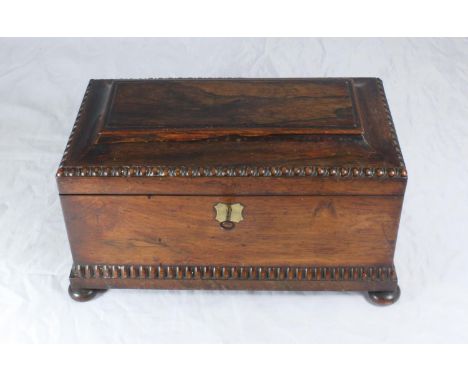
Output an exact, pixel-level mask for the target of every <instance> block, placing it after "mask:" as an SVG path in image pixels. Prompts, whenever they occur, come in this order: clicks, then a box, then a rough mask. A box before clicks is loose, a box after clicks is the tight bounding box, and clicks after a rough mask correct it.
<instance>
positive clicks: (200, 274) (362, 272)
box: [70, 264, 397, 282]
mask: <svg viewBox="0 0 468 382" xmlns="http://www.w3.org/2000/svg"><path fill="white" fill-rule="evenodd" d="M70 277H72V278H79V279H154V280H248V281H255V280H259V281H357V282H369V281H395V282H396V281H397V276H396V272H395V267H394V266H377V267H369V266H352V267H350V266H336V267H284V266H229V265H226V266H213V265H115V264H110V265H103V264H99V265H90V264H74V265H73V267H72V270H71V274H70Z"/></svg>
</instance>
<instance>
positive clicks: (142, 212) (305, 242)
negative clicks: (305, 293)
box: [61, 195, 402, 266]
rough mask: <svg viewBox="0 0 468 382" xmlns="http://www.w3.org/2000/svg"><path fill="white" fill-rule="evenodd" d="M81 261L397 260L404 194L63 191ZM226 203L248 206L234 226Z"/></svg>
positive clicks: (341, 262)
mask: <svg viewBox="0 0 468 382" xmlns="http://www.w3.org/2000/svg"><path fill="white" fill-rule="evenodd" d="M61 201H62V207H63V211H64V213H65V216H67V217H68V219H69V220H68V224H67V229H68V237H69V239H70V245H71V249H72V254H73V256H74V259H75V261H76V262H77V263H80V264H177V265H185V264H187V265H191V264H205V265H208V264H209V265H226V264H229V265H236V266H241V265H243V266H247V265H249V266H254V265H257V266H258V265H263V266H286V265H294V266H307V265H314V264H316V265H322V266H340V265H350V266H358V265H361V266H362V265H373V264H384V265H391V264H392V261H393V257H392V256H393V252H394V249H395V242H396V235H397V229H398V220H399V214H400V209H401V202H402V200H401V198H400V197H388V196H380V197H379V196H375V197H369V196H346V197H343V196H307V197H297V196H296V197H293V196H270V197H261V196H258V197H252V196H250V197H248V196H244V197H234V196H233V197H211V196H210V197H205V196H188V197H186V196H152V197H148V196H124V195H122V196H109V195H108V196H91V195H62V197H61ZM219 202H226V203H241V204H243V205H244V212H243V216H244V220H243V221H241V222H240V223H238V224H236V226H235V228H234V229H232V230H229V231H226V230H223V229H222V228H220V226H219V222H218V221H216V220H215V211H214V208H213V206H214V205H215V204H217V203H219Z"/></svg>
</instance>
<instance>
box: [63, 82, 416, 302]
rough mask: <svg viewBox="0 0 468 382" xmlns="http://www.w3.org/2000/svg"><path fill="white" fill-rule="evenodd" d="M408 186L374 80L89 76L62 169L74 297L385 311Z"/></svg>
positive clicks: (393, 289) (392, 292) (391, 295)
mask: <svg viewBox="0 0 468 382" xmlns="http://www.w3.org/2000/svg"><path fill="white" fill-rule="evenodd" d="M406 181H407V173H406V169H405V164H404V161H403V157H402V154H401V151H400V148H399V145H398V141H397V137H396V132H395V128H394V125H393V122H392V118H391V115H390V111H389V108H388V104H387V100H386V97H385V94H384V90H383V86H382V81H381V80H379V79H376V78H330V79H327V78H324V79H312V78H311V79H308V78H300V79H157V80H91V81H90V82H89V85H88V88H87V90H86V93H85V96H84V99H83V102H82V104H81V107H80V110H79V113H78V117H77V119H76V123H75V125H74V127H73V130H72V132H71V135H70V139H69V141H68V144H67V146H66V149H65V153H64V155H63V159H62V162H61V164H60V167H59V169H58V171H57V183H58V189H59V193H60V200H61V203H62V208H63V214H64V217H65V223H66V228H67V232H68V239H69V242H70V248H71V253H72V256H73V267H72V270H71V274H70V288H69V293H70V296H71V297H72V298H74V299H75V300H78V301H85V300H89V299H91V298H92V297H93V296H95V295H96V293H97V291H99V290H105V289H109V288H155V289H249V290H302V291H305V290H338V291H364V292H367V295H368V298H369V299H370V301H371V302H374V303H377V304H390V303H392V302H395V301H396V300H397V299H398V297H399V294H400V290H399V287H398V283H397V276H396V273H395V268H394V263H393V257H394V251H395V242H396V239H397V232H398V225H399V219H400V213H401V208H402V203H403V196H404V192H405V187H406Z"/></svg>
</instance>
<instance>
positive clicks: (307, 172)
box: [57, 166, 407, 178]
mask: <svg viewBox="0 0 468 382" xmlns="http://www.w3.org/2000/svg"><path fill="white" fill-rule="evenodd" d="M57 176H58V177H61V176H69V177H70V176H75V177H80V176H83V177H84V176H88V177H89V176H91V177H133V176H137V177H138V176H139V177H174V176H182V177H183V176H187V177H203V176H204V177H210V176H214V177H224V176H225V177H234V176H237V177H245V176H253V177H275V176H276V177H279V176H323V177H342V178H343V177H379V178H382V177H390V178H394V177H395V178H398V177H400V178H405V177H406V176H407V173H406V169H405V168H400V167H395V168H373V167H322V166H301V167H289V166H288V167H286V166H278V167H251V166H236V167H198V168H192V167H182V166H181V167H176V166H119V167H108V166H96V167H68V166H67V167H60V168H59V169H58V171H57Z"/></svg>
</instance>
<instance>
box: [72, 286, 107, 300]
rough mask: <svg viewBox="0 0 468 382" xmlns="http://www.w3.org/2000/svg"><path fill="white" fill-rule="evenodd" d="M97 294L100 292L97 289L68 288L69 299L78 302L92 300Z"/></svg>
mask: <svg viewBox="0 0 468 382" xmlns="http://www.w3.org/2000/svg"><path fill="white" fill-rule="evenodd" d="M98 292H100V290H98V289H73V288H72V286H71V285H70V286H69V287H68V294H69V295H70V297H71V298H72V299H73V300H75V301H79V302H85V301H89V300H92V299H93V298H94V297H96V295H97V294H98Z"/></svg>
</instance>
